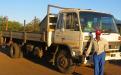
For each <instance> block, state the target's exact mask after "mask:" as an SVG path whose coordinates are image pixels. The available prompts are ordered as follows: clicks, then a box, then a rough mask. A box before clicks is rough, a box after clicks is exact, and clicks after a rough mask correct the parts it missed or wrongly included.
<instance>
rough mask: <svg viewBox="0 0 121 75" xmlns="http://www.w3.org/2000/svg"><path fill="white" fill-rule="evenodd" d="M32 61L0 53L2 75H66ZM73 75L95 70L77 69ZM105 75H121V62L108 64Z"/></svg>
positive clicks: (90, 72) (89, 68)
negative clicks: (12, 57)
mask: <svg viewBox="0 0 121 75" xmlns="http://www.w3.org/2000/svg"><path fill="white" fill-rule="evenodd" d="M32 60H33V59H26V58H20V59H11V58H10V57H9V56H8V55H7V54H6V53H4V52H0V75H64V74H62V73H59V72H58V71H57V70H55V69H54V68H53V67H52V66H50V65H49V64H47V63H42V62H41V61H32ZM71 75H93V68H91V67H84V66H83V67H76V68H75V72H74V73H73V74H71ZM105 75H121V62H120V61H117V62H114V61H112V62H110V63H106V65H105Z"/></svg>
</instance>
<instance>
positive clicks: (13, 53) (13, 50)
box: [10, 43, 20, 58]
mask: <svg viewBox="0 0 121 75" xmlns="http://www.w3.org/2000/svg"><path fill="white" fill-rule="evenodd" d="M19 56H20V48H19V46H18V45H17V44H16V43H13V44H12V45H11V46H10V57H12V58H19Z"/></svg>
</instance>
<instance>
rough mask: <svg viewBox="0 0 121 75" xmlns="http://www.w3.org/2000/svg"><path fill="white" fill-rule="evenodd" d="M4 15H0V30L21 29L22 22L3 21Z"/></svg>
mask: <svg viewBox="0 0 121 75" xmlns="http://www.w3.org/2000/svg"><path fill="white" fill-rule="evenodd" d="M4 18H5V17H0V30H5V29H6V26H7V30H8V31H22V27H23V26H22V24H21V23H19V22H17V21H5V19H4Z"/></svg>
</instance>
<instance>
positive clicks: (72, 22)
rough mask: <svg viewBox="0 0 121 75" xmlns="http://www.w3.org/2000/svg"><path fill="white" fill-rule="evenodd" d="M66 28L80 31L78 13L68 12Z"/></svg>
mask: <svg viewBox="0 0 121 75" xmlns="http://www.w3.org/2000/svg"><path fill="white" fill-rule="evenodd" d="M66 29H70V30H74V31H79V24H78V17H77V14H76V13H67V14H66Z"/></svg>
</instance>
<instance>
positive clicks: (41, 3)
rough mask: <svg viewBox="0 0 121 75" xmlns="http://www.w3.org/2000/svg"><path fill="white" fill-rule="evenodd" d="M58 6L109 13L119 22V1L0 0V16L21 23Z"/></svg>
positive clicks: (38, 16) (120, 17)
mask: <svg viewBox="0 0 121 75" xmlns="http://www.w3.org/2000/svg"><path fill="white" fill-rule="evenodd" d="M48 4H51V5H58V6H62V7H68V8H80V9H93V10H96V11H101V12H106V13H111V14H112V15H114V17H115V18H117V19H119V20H121V0H0V16H7V17H8V19H9V20H14V21H19V22H20V23H23V21H24V20H26V22H30V21H31V20H32V19H34V17H35V16H36V17H37V18H39V19H40V20H42V19H43V18H44V16H45V15H46V13H47V6H48Z"/></svg>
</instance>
